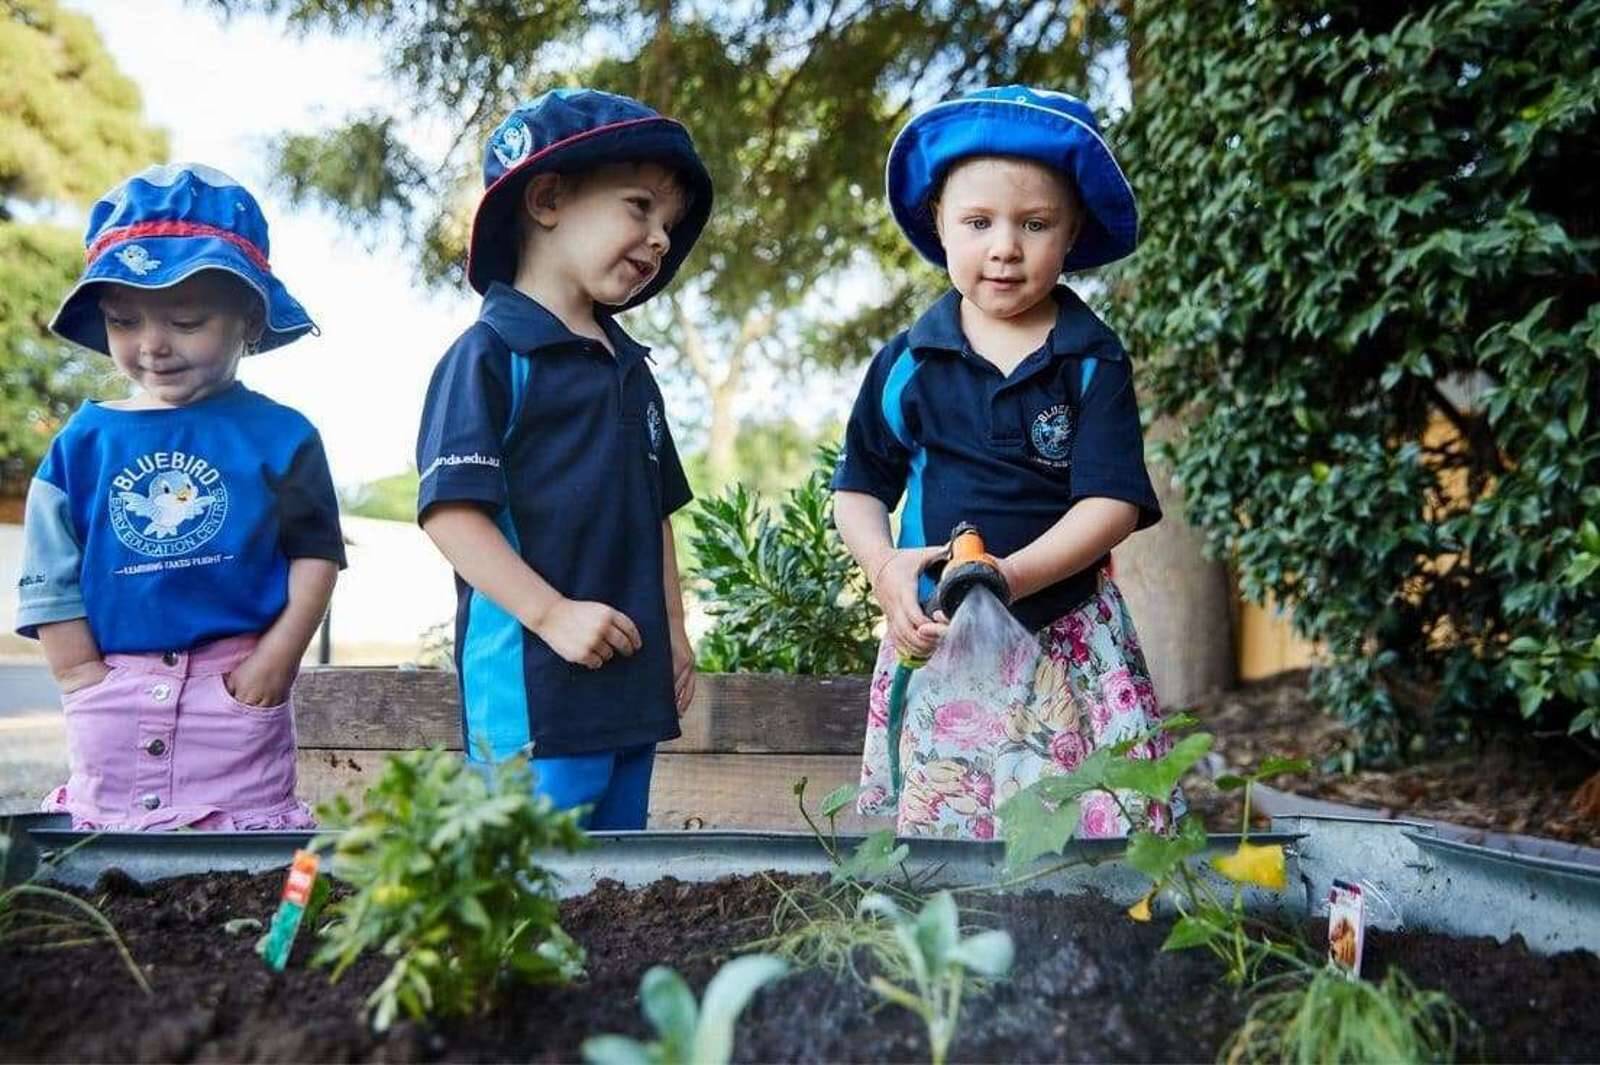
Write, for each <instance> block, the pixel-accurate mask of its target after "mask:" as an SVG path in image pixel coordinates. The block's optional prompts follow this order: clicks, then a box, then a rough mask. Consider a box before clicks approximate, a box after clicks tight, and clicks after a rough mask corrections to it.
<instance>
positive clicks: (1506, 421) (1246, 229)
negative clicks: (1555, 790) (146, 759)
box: [1116, 0, 1600, 759]
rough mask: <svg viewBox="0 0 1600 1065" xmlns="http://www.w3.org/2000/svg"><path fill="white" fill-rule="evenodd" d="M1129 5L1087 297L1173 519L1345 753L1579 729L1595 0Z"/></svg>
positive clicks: (1599, 712) (1599, 234)
mask: <svg viewBox="0 0 1600 1065" xmlns="http://www.w3.org/2000/svg"><path fill="white" fill-rule="evenodd" d="M1136 16H1137V17H1136V19H1135V22H1134V26H1133V35H1134V36H1135V38H1136V39H1137V40H1138V41H1139V48H1138V54H1139V57H1140V61H1139V63H1138V67H1137V74H1136V76H1135V78H1134V86H1133V95H1134V107H1133V109H1132V111H1131V113H1130V117H1129V119H1128V121H1126V122H1125V123H1123V124H1121V126H1120V127H1119V129H1118V131H1117V140H1118V141H1119V142H1120V143H1121V144H1123V145H1124V146H1125V152H1126V161H1127V163H1128V165H1129V168H1130V173H1132V174H1134V175H1136V178H1135V181H1136V184H1137V185H1138V186H1139V196H1140V201H1141V203H1140V207H1141V210H1140V218H1141V230H1142V237H1143V247H1142V249H1141V252H1140V254H1139V255H1138V256H1136V257H1135V258H1133V259H1131V260H1129V266H1128V268H1127V270H1126V271H1125V272H1124V273H1123V274H1122V277H1121V280H1122V282H1123V284H1122V285H1121V286H1120V291H1122V292H1124V293H1127V294H1128V295H1129V296H1130V297H1131V300H1129V301H1124V302H1121V303H1119V304H1118V305H1117V307H1116V309H1117V310H1118V311H1119V312H1121V313H1122V314H1123V315H1124V316H1127V317H1128V318H1130V319H1131V327H1132V328H1131V330H1130V336H1129V339H1130V349H1134V350H1139V351H1141V352H1143V353H1145V355H1144V357H1143V358H1142V359H1141V366H1140V370H1141V379H1140V384H1141V386H1142V387H1144V388H1145V389H1146V390H1147V391H1148V393H1149V394H1151V395H1153V397H1154V400H1155V402H1154V404H1153V407H1154V411H1155V413H1157V414H1166V415H1172V416H1175V417H1177V418H1179V419H1180V420H1182V421H1183V422H1184V424H1185V432H1183V433H1181V434H1178V435H1176V436H1175V438H1174V439H1173V442H1172V444H1171V445H1170V447H1168V448H1166V449H1165V450H1166V451H1167V453H1168V457H1169V458H1170V459H1171V460H1172V462H1173V463H1174V469H1175V473H1176V477H1177V480H1178V481H1179V482H1180V483H1181V485H1182V488H1183V492H1184V497H1185V509H1186V513H1187V515H1188V517H1189V518H1190V519H1191V520H1193V521H1195V522H1196V523H1197V525H1199V526H1200V527H1202V528H1203V529H1204V530H1205V532H1206V535H1207V538H1208V540H1209V543H1210V546H1211V548H1212V549H1213V550H1214V551H1215V552H1217V553H1218V554H1220V555H1222V556H1225V557H1226V558H1227V559H1229V561H1230V562H1231V563H1232V564H1233V565H1234V566H1235V567H1236V569H1237V572H1238V574H1239V577H1240V584H1241V588H1242V590H1243V592H1244V593H1245V595H1246V596H1247V597H1249V598H1250V599H1252V600H1254V601H1257V602H1260V601H1262V600H1264V599H1265V598H1266V597H1268V596H1270V597H1272V598H1273V599H1275V600H1276V601H1277V602H1279V603H1282V604H1286V605H1288V606H1289V607H1291V608H1292V611H1293V617H1294V623H1295V626H1296V628H1297V629H1298V630H1299V631H1300V632H1301V633H1302V634H1303V635H1305V636H1306V637H1308V638H1310V639H1312V640H1315V641H1318V642H1319V643H1320V644H1321V645H1322V646H1323V647H1324V648H1325V649H1326V654H1327V656H1328V659H1329V661H1328V665H1327V666H1326V668H1323V669H1320V670H1318V671H1316V673H1315V674H1314V684H1315V687H1316V691H1317V693H1318V694H1319V696H1320V697H1321V699H1322V700H1323V701H1324V702H1325V703H1327V704H1328V705H1330V706H1331V707H1332V708H1334V709H1335V710H1336V711H1337V712H1338V713H1339V714H1340V715H1342V716H1343V717H1344V718H1345V719H1346V720H1347V721H1348V722H1350V723H1351V724H1352V725H1354V726H1355V727H1356V729H1357V730H1358V731H1359V733H1360V734H1361V736H1362V739H1363V750H1362V752H1361V753H1362V754H1363V755H1364V756H1367V757H1369V758H1372V759H1391V758H1397V757H1403V756H1405V755H1408V754H1411V753H1414V752H1417V751H1420V750H1422V749H1424V748H1425V746H1426V745H1427V744H1428V743H1429V742H1430V741H1450V740H1452V739H1455V738H1457V737H1459V736H1462V735H1466V734H1469V733H1472V732H1477V733H1483V732H1487V731H1490V730H1498V729H1509V730H1528V731H1537V732H1553V733H1555V734H1556V735H1560V734H1561V733H1562V732H1565V731H1567V730H1569V729H1570V730H1573V731H1578V732H1587V733H1589V734H1590V735H1600V601H1597V594H1600V582H1597V581H1595V580H1594V579H1593V578H1594V574H1595V573H1596V572H1597V571H1600V531H1597V529H1596V525H1595V515H1596V514H1597V513H1600V403H1597V402H1596V397H1597V395H1600V393H1597V387H1600V290H1597V289H1596V287H1595V285H1594V277H1595V273H1596V254H1597V252H1600V228H1597V225H1596V217H1595V213H1594V210H1593V204H1594V203H1595V201H1596V197H1597V194H1600V185H1597V177H1596V175H1597V174H1600V170H1597V169H1596V168H1595V167H1594V166H1593V165H1590V164H1591V163H1592V148H1591V146H1592V145H1593V144H1594V143H1595V141H1596V139H1597V136H1600V80H1597V79H1596V78H1595V77H1594V70H1595V69H1596V67H1597V65H1600V2H1596V0H1580V2H1574V3H1568V4H1562V5H1557V6H1555V7H1550V6H1547V5H1537V4H1534V5H1530V4H1526V3H1522V2H1519V0H1455V2H1447V3H1429V4H1422V5H1382V4H1379V5H1373V4H1358V3H1350V2H1340V3H1326V4H1318V5H1299V4H1292V3H1285V2H1282V0H1264V2H1260V3H1252V4H1226V5H1210V6H1207V7H1205V8H1204V9H1200V8H1197V7H1196V6H1195V5H1193V4H1189V3H1184V2H1182V0H1151V2H1148V3H1141V4H1139V5H1137V6H1136ZM1507 56H1515V57H1516V61H1515V62H1506V61H1505V59H1506V57H1507ZM1196 85H1204V86H1206V100H1207V104H1206V106H1205V107H1202V108H1197V107H1195V106H1193V93H1192V91H1191V90H1192V87H1193V86H1196Z"/></svg>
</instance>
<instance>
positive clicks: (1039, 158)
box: [884, 85, 1139, 272]
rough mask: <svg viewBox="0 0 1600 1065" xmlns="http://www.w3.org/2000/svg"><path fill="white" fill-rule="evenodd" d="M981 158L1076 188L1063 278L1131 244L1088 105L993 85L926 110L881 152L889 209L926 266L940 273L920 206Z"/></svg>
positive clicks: (1125, 204)
mask: <svg viewBox="0 0 1600 1065" xmlns="http://www.w3.org/2000/svg"><path fill="white" fill-rule="evenodd" d="M984 156H1008V157H1012V158H1020V159H1028V160H1031V161H1033V162H1036V163H1039V164H1040V165H1042V166H1046V167H1048V168H1050V169H1051V170H1054V171H1056V172H1058V173H1060V174H1062V175H1064V176H1065V177H1067V178H1068V179H1070V180H1071V181H1072V183H1073V184H1074V185H1075V186H1076V187H1077V190H1078V194H1079V197H1080V198H1081V199H1082V201H1083V208H1084V219H1083V228H1082V229H1081V230H1080V232H1079V234H1078V239H1077V241H1076V242H1075V243H1074V244H1073V245H1072V247H1071V248H1070V249H1069V250H1068V252H1067V255H1066V258H1065V260H1064V261H1063V262H1062V264H1061V268H1062V271H1063V272H1066V271H1069V270H1085V269H1088V268H1090V267H1094V266H1103V265H1105V264H1106V263H1110V262H1115V261H1116V260H1118V259H1121V258H1122V257H1124V256H1126V255H1128V254H1130V253H1131V252H1132V251H1133V249H1134V247H1135V245H1137V244H1138V241H1139V209H1138V205H1137V203H1136V202H1135V200H1134V196H1133V188H1132V186H1130V185H1129V184H1128V179H1127V177H1126V176H1125V175H1124V174H1123V173H1122V168H1121V167H1120V166H1118V165H1117V160H1116V157H1115V156H1114V155H1112V153H1111V148H1110V146H1109V145H1107V144H1106V142H1105V138H1104V137H1102V136H1101V134H1100V125H1099V123H1098V122H1096V120H1095V117H1094V112H1093V111H1092V110H1091V109H1090V108H1089V105H1088V104H1086V103H1084V102H1083V101H1082V100H1080V99H1078V98H1077V97H1076V96H1073V95H1071V94H1069V93H1064V92H1054V91H1051V90H1046V89H1032V88H1029V87H1028V86H1026V85H1002V86H996V87H993V88H987V89H979V90H978V91H976V92H972V93H968V94H967V95H966V96H962V97H960V98H958V99H955V100H946V101H945V102H944V103H940V104H935V105H934V106H932V107H930V108H928V109H927V110H926V111H924V112H922V113H921V114H919V115H917V116H916V117H914V118H912V119H911V121H910V122H907V123H906V125H905V128H904V129H902V130H901V131H900V133H899V135H898V136H897V137H895V140H894V144H893V146H892V147H890V149H889V162H888V165H887V166H886V167H885V175H884V178H885V184H886V185H887V190H888V197H889V208H890V210H891V211H892V212H893V213H894V219H895V221H896V222H897V223H899V225H900V228H901V229H902V230H903V231H904V232H905V234H906V238H907V239H908V240H910V241H911V244H912V246H913V247H915V248H916V249H917V251H918V252H920V253H921V254H922V256H923V257H924V258H926V259H928V260H929V261H930V262H933V263H935V264H937V265H939V266H944V265H945V254H944V246H943V245H942V244H941V243H940V241H939V233H938V230H937V229H936V228H935V227H934V224H933V219H932V217H931V216H930V214H929V212H928V203H929V200H930V198H931V197H932V196H933V194H934V193H935V192H937V191H938V189H939V187H940V186H941V185H942V184H943V182H944V179H945V176H946V175H947V174H948V173H949V172H950V168H951V167H952V166H954V165H955V164H956V163H958V162H960V161H961V160H963V159H969V158H979V157H984Z"/></svg>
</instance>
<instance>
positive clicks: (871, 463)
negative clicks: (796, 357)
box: [833, 286, 1161, 630]
mask: <svg viewBox="0 0 1600 1065" xmlns="http://www.w3.org/2000/svg"><path fill="white" fill-rule="evenodd" d="M1055 299H1056V302H1057V304H1058V305H1059V308H1060V309H1059V311H1058V313H1057V316H1056V324H1055V326H1054V327H1053V328H1052V329H1051V331H1050V335H1049V336H1048V337H1046V338H1045V342H1044V345H1043V346H1042V347H1040V348H1039V350H1038V351H1035V352H1033V353H1032V354H1030V355H1029V356H1028V357H1027V358H1026V359H1024V360H1023V361H1022V362H1021V363H1020V364H1018V366H1017V368H1016V369H1015V370H1013V371H1012V372H1011V375H1010V376H1009V377H1007V376H1005V375H1003V374H1001V373H1000V371H999V370H998V369H997V368H996V367H995V366H994V365H993V364H992V363H990V362H989V361H988V360H987V359H985V358H983V356H981V355H979V354H977V353H976V352H974V351H973V350H972V346H971V345H970V344H968V343H967V338H966V336H965V335H964V334H963V333H962V332H961V294H960V293H959V292H956V291H954V290H952V291H951V292H949V293H947V294H946V295H945V296H944V297H943V298H942V299H940V300H939V302H938V303H936V304H934V305H933V307H932V308H930V309H929V310H928V311H927V313H925V314H924V315H923V316H922V317H921V318H919V319H918V320H917V323H916V324H915V325H913V326H912V327H911V329H910V330H908V331H907V332H904V333H901V334H900V335H899V336H897V337H895V338H894V339H893V340H891V341H889V343H888V344H887V345H885V346H884V348H883V349H882V350H881V351H879V352H878V354H877V355H876V356H875V357H874V358H873V360H872V364H871V365H870V366H869V367H868V368H867V377H866V380H865V381H864V382H863V383H862V386H861V392H860V394H859V395H858V396H857V397H856V404H855V409H854V410H853V411H852V412H851V414H850V424H849V426H848V427H847V428H846V430H845V448H844V452H843V453H842V454H841V455H840V457H839V465H838V468H837V470H836V471H835V473H834V476H833V487H834V488H835V489H836V490H839V491H848V492H865V493H867V494H869V495H873V496H876V497H878V498H879V499H881V500H883V503H884V505H885V506H887V507H888V508H889V509H891V510H893V509H894V506H895V504H896V503H897V502H898V501H899V499H900V496H901V493H902V492H904V493H905V497H906V504H905V510H904V512H903V513H902V515H901V519H900V539H899V545H900V546H901V547H902V548H907V547H924V546H927V545H928V544H940V543H944V542H945V540H946V539H948V538H949V535H950V530H951V529H952V528H954V527H955V526H956V525H957V524H958V523H959V522H963V521H970V522H973V523H975V524H976V525H977V526H978V529H979V530H980V531H981V532H982V534H983V539H984V543H985V544H986V545H987V547H988V549H989V551H990V553H991V554H994V555H997V556H1004V555H1009V554H1011V553H1012V552H1014V551H1018V550H1020V549H1021V548H1023V547H1026V546H1027V545H1028V544H1030V543H1032V542H1033V541H1034V540H1037V539H1038V538H1039V537H1040V536H1042V535H1043V534H1044V533H1045V532H1046V531H1047V530H1048V529H1049V528H1050V527H1051V526H1053V525H1054V524H1055V523H1056V522H1057V521H1059V520H1060V518H1061V516H1062V515H1063V514H1065V513H1066V512H1067V511H1068V510H1070V509H1071V508H1072V506H1073V504H1074V503H1076V502H1077V501H1078V500H1080V499H1084V498H1087V497H1089V496H1105V497H1108V498H1111V499H1121V500H1124V501H1126V502H1129V503H1132V504H1134V505H1135V506H1137V507H1138V508H1139V528H1141V529H1142V528H1145V527H1147V526H1150V525H1154V524H1155V523H1156V522H1157V521H1159V520H1160V518H1161V508H1160V506H1159V504H1158V503H1157V502H1156V495H1155V491H1154V489H1153V488H1152V487H1151V485H1150V475H1149V473H1148V472H1146V470H1145V465H1144V439H1143V435H1142V433H1141V431H1140V427H1139V408H1138V404H1137V403H1136V402H1135V400H1134V394H1133V376H1132V370H1131V367H1130V366H1129V363H1128V356H1127V354H1126V352H1124V351H1123V348H1122V342H1121V341H1120V340H1118V339H1117V335H1116V334H1115V333H1113V332H1112V331H1111V329H1110V328H1109V327H1108V326H1107V325H1106V324H1105V323H1104V322H1102V321H1101V320H1100V319H1099V318H1098V317H1096V316H1095V314H1094V312H1092V311H1090V310H1089V308H1088V307H1086V306H1085V305H1084V303H1083V301H1082V300H1080V299H1079V298H1078V297H1077V295H1076V294H1075V293H1073V291H1072V290H1071V289H1069V288H1066V287H1065V286H1058V287H1057V288H1056V290H1055ZM1098 568H1099V567H1098V566H1091V567H1089V568H1088V569H1086V570H1083V571H1082V572H1080V573H1077V574H1074V575H1073V576H1071V577H1068V578H1067V579H1065V580H1063V581H1058V582H1057V583H1055V584H1052V585H1050V586H1049V587H1047V588H1044V589H1041V590H1040V591H1038V592H1036V593H1034V594H1033V595H1030V596H1028V597H1027V598H1025V599H1021V600H1019V601H1017V602H1016V603H1014V604H1013V605H1012V608H1011V610H1012V613H1013V614H1015V615H1016V617H1017V618H1018V620H1020V621H1021V622H1022V623H1023V624H1024V625H1026V626H1028V628H1029V629H1030V630H1034V629H1038V628H1040V627H1042V626H1044V625H1046V624H1049V623H1050V622H1052V621H1054V620H1055V619H1056V618H1059V617H1061V616H1062V615H1063V614H1066V613H1068V612H1070V611H1072V610H1074V609H1076V608H1077V607H1079V606H1081V605H1082V604H1083V603H1084V602H1085V601H1086V600H1087V599H1088V598H1089V596H1090V595H1091V594H1093V592H1094V590H1095V570H1096V569H1098ZM921 591H922V596H923V598H924V600H926V599H927V597H928V596H929V595H931V594H932V592H933V580H932V578H930V577H928V576H926V575H925V576H924V578H923V584H922V589H921Z"/></svg>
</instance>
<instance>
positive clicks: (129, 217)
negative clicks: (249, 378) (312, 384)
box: [50, 163, 316, 354]
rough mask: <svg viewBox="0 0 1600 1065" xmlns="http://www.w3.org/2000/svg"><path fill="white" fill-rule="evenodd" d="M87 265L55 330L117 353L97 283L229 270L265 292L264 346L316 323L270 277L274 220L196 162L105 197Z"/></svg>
mask: <svg viewBox="0 0 1600 1065" xmlns="http://www.w3.org/2000/svg"><path fill="white" fill-rule="evenodd" d="M83 247H84V268H83V273H82V274H81V275H79V277H78V281H77V283H76V284H75V285H73V287H72V291H70V292H69V293H67V298H66V299H65V300H63V301H62V303H61V307H60V309H58V310H57V311H56V314H55V317H54V318H53V319H51V322H50V328H51V330H52V331H54V332H55V333H56V334H57V335H58V336H61V337H64V338H66V339H67V340H70V341H72V342H73V343H75V344H81V345H83V346H84V347H86V348H92V349H93V350H95V351H99V352H103V353H105V354H110V351H111V349H110V345H109V343H108V342H107V340H106V323H105V317H104V315H103V314H102V313H101V310H100V306H99V299H98V297H97V295H96V293H95V289H96V286H98V285H102V284H119V285H127V286H129V287H131V288H142V289H163V288H171V287H172V286H173V285H177V284H180V283H182V282H184V281H187V280H188V279H189V278H191V277H193V276H194V275H195V274H197V273H200V272H201V271H203V270H218V271H221V272H223V273H226V274H231V275H232V276H233V277H235V278H237V279H238V280H239V281H240V282H241V283H243V284H244V285H245V286H246V287H247V288H249V289H251V290H253V291H254V292H255V294H256V295H257V296H259V297H260V298H261V305H262V307H263V308H264V310H265V317H266V321H265V324H264V325H265V327H264V330H263V332H262V334H261V342H260V344H259V346H258V348H257V350H260V351H268V350H270V349H272V348H276V347H279V346H281V345H283V344H287V343H289V342H290V341H292V340H296V339H298V338H300V337H302V336H304V335H305V334H307V333H311V332H315V331H316V325H315V323H313V322H312V321H311V318H310V316H309V315H307V314H306V311H305V308H304V307H302V306H300V304H299V302H298V301H296V300H295V298H294V297H293V296H291V295H289V291H288V289H286V288H284V287H283V282H281V281H279V280H278V278H277V277H276V276H275V275H274V274H273V272H272V267H271V264H270V260H269V259H268V254H269V252H270V245H269V243H268V240H267V220H266V218H265V216H263V215H262V213H261V207H260V205H259V204H257V203H256V199H255V197H254V196H252V195H250V193H249V191H248V190H247V189H245V188H244V186H242V185H240V184H239V183H238V182H237V181H235V180H233V179H232V178H231V177H229V176H228V175H227V174H224V173H223V172H222V171H220V170H217V169H215V168H214V167H209V166H203V165H201V164H199V163H178V164H170V165H164V166H152V167H147V168H146V169H144V170H141V171H140V172H139V173H137V174H135V175H133V176H132V177H130V178H128V179H127V180H126V181H124V182H123V183H122V184H120V185H118V186H117V187H116V188H114V189H112V190H111V191H109V192H107V193H106V194H105V195H104V196H102V197H101V198H100V199H99V200H98V201H97V202H96V203H95V205H94V206H93V207H92V208H91V209H90V211H89V227H88V229H87V231H85V233H84V236H83Z"/></svg>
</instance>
